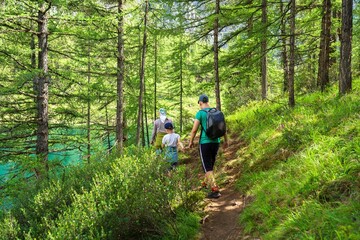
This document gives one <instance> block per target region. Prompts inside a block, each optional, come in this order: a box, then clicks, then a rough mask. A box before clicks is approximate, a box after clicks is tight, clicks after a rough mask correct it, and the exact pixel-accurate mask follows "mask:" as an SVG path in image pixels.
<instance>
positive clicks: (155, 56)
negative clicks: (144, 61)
mask: <svg viewBox="0 0 360 240" xmlns="http://www.w3.org/2000/svg"><path fill="white" fill-rule="evenodd" d="M157 53H158V52H157V36H156V35H155V43H154V58H155V59H154V68H155V70H154V119H153V120H154V121H155V120H156V112H157V109H156V108H157V105H156V103H157V95H156V94H157V89H156V82H157V60H158V59H157V57H158V55H157Z"/></svg>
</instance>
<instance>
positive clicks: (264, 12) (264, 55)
mask: <svg viewBox="0 0 360 240" xmlns="http://www.w3.org/2000/svg"><path fill="white" fill-rule="evenodd" d="M261 23H262V26H263V35H262V39H261V98H262V99H263V100H264V99H266V98H267V87H268V82H267V53H266V51H267V41H266V39H267V0H262V15H261Z"/></svg>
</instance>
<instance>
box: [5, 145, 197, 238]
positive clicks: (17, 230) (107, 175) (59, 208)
mask: <svg viewBox="0 0 360 240" xmlns="http://www.w3.org/2000/svg"><path fill="white" fill-rule="evenodd" d="M165 169H166V163H164V162H163V160H162V159H161V157H157V156H155V155H154V154H153V153H152V151H150V150H141V149H138V148H128V149H127V150H126V151H125V153H124V155H123V156H122V157H120V158H116V157H113V158H109V159H106V161H102V162H98V163H94V164H93V165H91V166H90V165H89V166H84V167H83V168H81V167H79V169H77V170H74V171H73V172H72V171H69V172H68V173H67V174H66V178H61V179H58V180H53V181H51V182H50V183H48V185H47V186H45V185H46V184H45V183H43V187H42V189H41V190H39V191H38V192H34V193H31V194H30V196H32V197H31V198H30V200H29V201H28V204H23V201H19V202H18V204H17V205H16V206H14V208H13V210H12V214H11V215H9V216H8V217H6V218H3V220H2V222H1V225H2V226H0V228H2V229H4V228H5V227H7V231H4V232H2V236H9V237H10V236H14V237H15V236H16V237H17V238H39V239H79V238H80V239H130V238H132V239H134V238H135V239H142V238H147V239H153V238H166V237H167V238H168V239H173V238H176V239H178V238H182V239H189V238H191V236H192V237H193V235H194V234H195V233H196V231H197V229H198V227H199V226H198V224H195V222H197V221H198V218H197V217H196V214H193V213H191V212H190V210H191V208H193V207H194V205H196V204H197V203H196V201H194V200H193V199H194V198H193V197H192V195H191V191H190V189H189V187H190V186H191V184H189V183H188V182H187V181H188V179H186V178H185V177H184V172H185V171H184V170H183V169H182V168H179V169H178V170H177V171H176V172H173V173H172V174H171V175H167V174H165V171H164V170H165ZM34 191H35V190H34ZM188 199H189V200H188ZM20 203H21V204H20ZM181 236H184V237H181ZM185 236H186V237H185Z"/></svg>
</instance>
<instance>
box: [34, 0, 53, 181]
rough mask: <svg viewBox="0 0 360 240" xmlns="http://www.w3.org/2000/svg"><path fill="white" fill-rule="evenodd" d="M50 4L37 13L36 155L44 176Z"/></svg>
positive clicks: (47, 135)
mask: <svg viewBox="0 0 360 240" xmlns="http://www.w3.org/2000/svg"><path fill="white" fill-rule="evenodd" d="M50 7H51V4H49V5H48V6H47V5H46V4H45V3H42V4H41V5H40V7H39V11H38V46H39V55H38V69H39V71H40V74H39V76H38V79H37V126H38V128H37V140H36V155H37V157H38V159H39V160H40V162H41V163H42V165H43V167H44V169H45V171H46V172H45V174H47V171H48V170H49V167H48V155H49V126H48V124H49V112H48V109H49V102H48V101H49V75H48V74H49V70H48V34H49V33H48V17H47V12H48V11H49V9H50ZM35 174H36V177H37V178H40V177H41V176H42V171H41V170H40V169H39V168H35Z"/></svg>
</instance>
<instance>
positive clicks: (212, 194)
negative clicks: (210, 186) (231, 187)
mask: <svg viewBox="0 0 360 240" xmlns="http://www.w3.org/2000/svg"><path fill="white" fill-rule="evenodd" d="M220 196H221V194H220V192H219V191H216V192H214V191H211V192H210V193H209V194H208V195H207V198H219V197H220Z"/></svg>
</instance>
